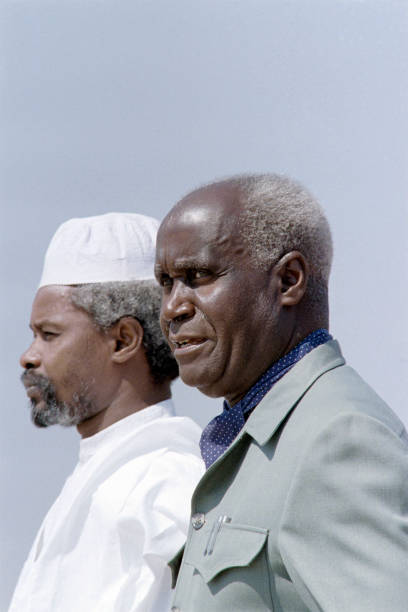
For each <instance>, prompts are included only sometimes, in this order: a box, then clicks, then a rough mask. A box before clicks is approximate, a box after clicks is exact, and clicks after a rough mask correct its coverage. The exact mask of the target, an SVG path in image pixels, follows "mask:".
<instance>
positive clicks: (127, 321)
mask: <svg viewBox="0 0 408 612" xmlns="http://www.w3.org/2000/svg"><path fill="white" fill-rule="evenodd" d="M109 334H110V336H111V338H112V340H113V342H114V350H113V353H112V361H114V362H115V363H125V362H126V361H128V360H129V359H132V357H134V356H135V354H136V353H137V352H138V351H139V350H140V348H141V347H142V340H143V327H142V326H141V325H140V323H139V321H137V320H136V319H134V318H133V317H123V318H122V319H119V321H117V323H115V325H113V326H112V327H111V328H110V329H109Z"/></svg>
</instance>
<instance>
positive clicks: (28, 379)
mask: <svg viewBox="0 0 408 612" xmlns="http://www.w3.org/2000/svg"><path fill="white" fill-rule="evenodd" d="M20 379H21V382H22V383H23V385H24V386H25V387H26V388H27V387H38V389H41V391H47V390H50V389H51V388H52V384H51V381H50V380H49V378H47V377H46V376H43V375H42V374H36V373H35V372H31V370H24V372H23V373H22V375H21V377H20Z"/></svg>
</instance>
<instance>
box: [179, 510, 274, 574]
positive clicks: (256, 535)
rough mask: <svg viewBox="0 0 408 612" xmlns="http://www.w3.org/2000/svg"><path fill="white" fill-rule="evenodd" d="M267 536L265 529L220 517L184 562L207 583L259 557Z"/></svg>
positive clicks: (249, 563)
mask: <svg viewBox="0 0 408 612" xmlns="http://www.w3.org/2000/svg"><path fill="white" fill-rule="evenodd" d="M267 536H268V530H267V529H263V528H262V527H254V526H252V525H244V524H240V523H233V522H229V519H228V517H223V516H220V517H219V518H218V519H216V521H215V522H214V523H213V525H212V528H211V529H210V530H209V533H208V536H207V538H206V541H205V542H202V544H204V546H201V547H200V548H197V547H194V552H193V551H192V550H191V551H189V552H188V553H187V555H186V557H185V561H186V563H188V564H189V565H192V566H193V567H194V568H195V570H196V571H197V572H199V573H200V575H201V576H202V578H203V579H204V581H205V582H206V583H207V584H208V583H209V582H211V581H212V580H213V579H214V578H216V577H217V576H218V575H220V574H221V573H222V572H226V571H227V570H233V569H234V568H237V569H238V568H247V567H249V566H250V565H251V564H252V563H253V562H254V561H255V560H256V558H257V557H258V556H259V555H260V553H261V551H262V549H263V547H264V544H265V542H266V539H267ZM200 549H201V550H200Z"/></svg>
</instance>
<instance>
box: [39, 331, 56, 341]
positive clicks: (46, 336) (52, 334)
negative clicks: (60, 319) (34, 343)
mask: <svg viewBox="0 0 408 612" xmlns="http://www.w3.org/2000/svg"><path fill="white" fill-rule="evenodd" d="M41 335H42V337H43V338H44V340H52V339H53V338H55V337H56V336H57V334H56V333H55V332H51V331H42V332H41Z"/></svg>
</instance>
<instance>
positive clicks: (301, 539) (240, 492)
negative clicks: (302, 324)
mask: <svg viewBox="0 0 408 612" xmlns="http://www.w3.org/2000/svg"><path fill="white" fill-rule="evenodd" d="M191 522H192V524H191V525H190V529H189V533H188V538H187V543H186V546H185V552H184V556H183V560H182V563H181V567H180V561H181V556H182V552H181V553H180V554H179V555H178V557H176V558H175V559H174V560H173V561H172V563H171V566H172V570H173V574H174V576H176V575H177V571H178V570H179V574H178V580H177V586H176V589H175V594H174V599H173V608H172V610H173V611H178V610H180V611H181V612H213V611H214V612H215V611H217V612H228V611H231V612H238V611H242V612H258V611H259V612H261V611H262V612H264V611H266V610H274V611H275V612H282V611H283V612H295V611H296V612H301V611H302V612H303V611H306V610H311V611H313V612H315V611H316V612H317V611H324V612H406V611H407V610H408V437H407V434H406V432H405V429H404V427H403V425H402V423H401V422H400V421H399V419H398V418H397V417H396V416H395V414H394V413H393V412H392V411H391V410H390V409H389V408H388V407H387V406H386V404H384V402H383V401H382V400H381V399H380V398H379V397H378V396H377V395H376V394H375V393H374V391H373V390H372V389H371V388H370V387H369V386H368V385H367V384H366V383H365V382H364V381H363V380H362V379H361V378H360V377H359V376H358V374H357V373H356V372H355V371H354V370H352V369H351V368H349V367H348V366H346V365H345V362H344V359H343V357H342V355H341V352H340V348H339V346H338V344H337V342H335V341H331V342H328V343H327V344H324V345H322V346H319V347H318V348H316V349H314V350H313V351H311V352H310V353H309V354H308V355H306V356H305V357H304V358H303V359H301V361H299V362H298V363H297V364H296V365H295V366H294V367H293V368H292V370H290V372H288V374H286V375H285V376H284V377H283V378H282V379H281V380H280V381H279V382H278V383H276V385H275V386H274V387H273V388H272V389H271V391H270V392H269V393H268V394H267V395H266V396H265V398H264V399H263V400H262V402H261V403H260V404H259V405H258V406H257V408H256V409H255V410H254V412H253V413H252V415H251V416H250V417H249V419H248V421H247V422H246V424H245V426H244V428H243V430H242V431H241V433H240V434H239V436H238V437H237V438H236V440H235V441H234V442H233V444H232V445H231V446H230V447H229V448H228V450H227V451H226V452H225V453H224V454H223V455H222V456H221V457H220V458H219V459H218V460H217V461H216V462H215V463H214V464H213V465H212V466H211V467H210V468H209V469H208V471H207V472H206V473H205V475H204V476H203V477H202V479H201V481H200V482H199V484H198V486H197V488H196V490H195V493H194V495H193V499H192V521H191Z"/></svg>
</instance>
